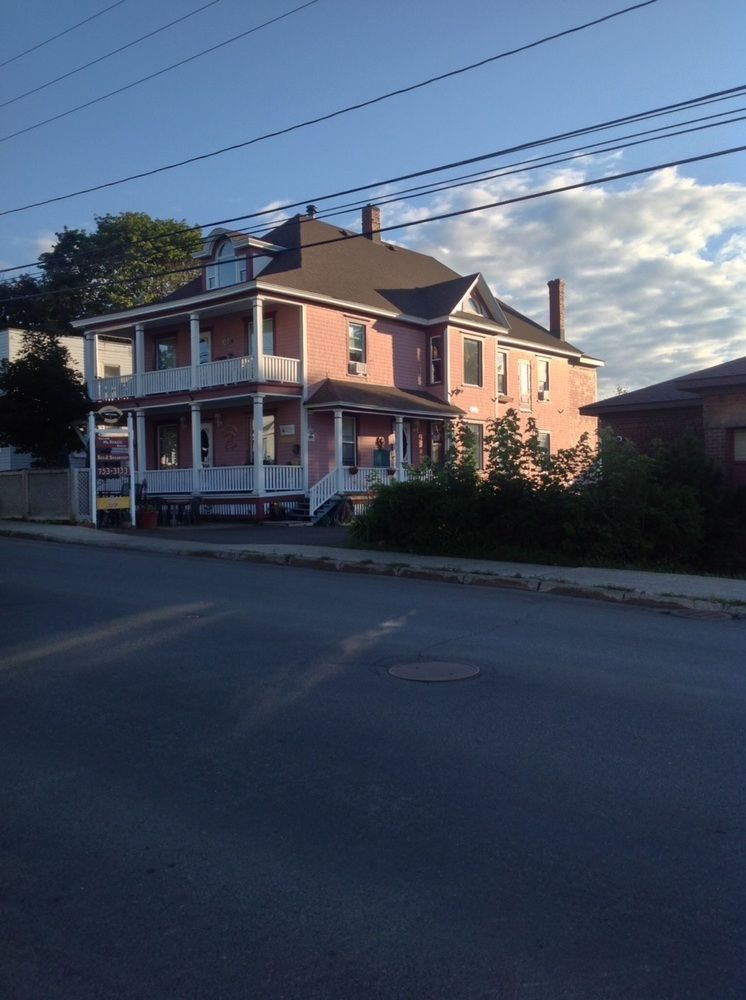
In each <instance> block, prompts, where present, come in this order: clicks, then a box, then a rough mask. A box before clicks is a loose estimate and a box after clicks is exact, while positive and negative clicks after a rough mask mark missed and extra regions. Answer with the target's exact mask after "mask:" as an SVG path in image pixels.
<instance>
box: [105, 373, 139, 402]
mask: <svg viewBox="0 0 746 1000" xmlns="http://www.w3.org/2000/svg"><path fill="white" fill-rule="evenodd" d="M135 395H137V393H136V390H135V376H134V375H111V376H109V377H108V378H97V379H96V399H98V400H101V401H102V402H105V403H106V402H109V401H111V400H113V399H128V398H132V397H133V396H135Z"/></svg>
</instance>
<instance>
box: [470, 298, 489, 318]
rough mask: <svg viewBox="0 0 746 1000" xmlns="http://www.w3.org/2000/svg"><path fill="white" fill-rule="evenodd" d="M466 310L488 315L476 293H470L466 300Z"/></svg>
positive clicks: (478, 314)
mask: <svg viewBox="0 0 746 1000" xmlns="http://www.w3.org/2000/svg"><path fill="white" fill-rule="evenodd" d="M466 312H471V313H476V314H477V316H486V315H487V311H486V310H485V308H484V306H483V305H482V303H481V302H480V301H479V299H478V298H477V297H476V295H470V296H469V298H468V299H467V300H466Z"/></svg>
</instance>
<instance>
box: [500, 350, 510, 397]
mask: <svg viewBox="0 0 746 1000" xmlns="http://www.w3.org/2000/svg"><path fill="white" fill-rule="evenodd" d="M497 392H498V395H500V396H507V395H508V355H507V352H506V351H498V352H497Z"/></svg>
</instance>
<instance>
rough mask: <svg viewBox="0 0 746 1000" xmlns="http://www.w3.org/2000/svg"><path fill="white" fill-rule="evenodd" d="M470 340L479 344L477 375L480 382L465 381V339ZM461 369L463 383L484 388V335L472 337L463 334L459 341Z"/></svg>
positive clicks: (476, 387) (474, 387) (475, 387)
mask: <svg viewBox="0 0 746 1000" xmlns="http://www.w3.org/2000/svg"><path fill="white" fill-rule="evenodd" d="M467 340H471V341H473V342H474V343H475V344H479V376H480V378H481V382H467V381H466V341H467ZM461 369H462V375H463V376H464V383H463V384H464V385H468V386H469V387H470V388H473V389H483V388H484V337H472V336H471V335H468V336H467V335H466V334H463V337H462V342H461Z"/></svg>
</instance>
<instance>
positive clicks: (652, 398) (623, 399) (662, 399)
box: [580, 378, 701, 416]
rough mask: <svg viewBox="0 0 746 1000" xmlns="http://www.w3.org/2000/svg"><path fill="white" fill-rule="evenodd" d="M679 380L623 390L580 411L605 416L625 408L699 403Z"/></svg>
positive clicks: (671, 379)
mask: <svg viewBox="0 0 746 1000" xmlns="http://www.w3.org/2000/svg"><path fill="white" fill-rule="evenodd" d="M678 382H679V379H675V378H670V379H667V380H666V381H665V382H656V383H655V385H646V386H645V387H644V388H643V389H635V390H634V392H622V393H619V394H618V395H616V396H611V397H610V398H609V399H600V400H599V401H598V402H597V403H589V404H588V405H587V406H581V408H580V412H581V413H584V414H587V415H589V416H604V415H606V414H607V413H623V412H624V411H625V410H646V409H662V408H666V409H669V408H673V407H679V406H697V405H699V403H700V402H701V401H700V399H699V398H698V397H697V396H695V395H694V394H693V393H691V392H684V391H683V390H682V389H679V387H678Z"/></svg>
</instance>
